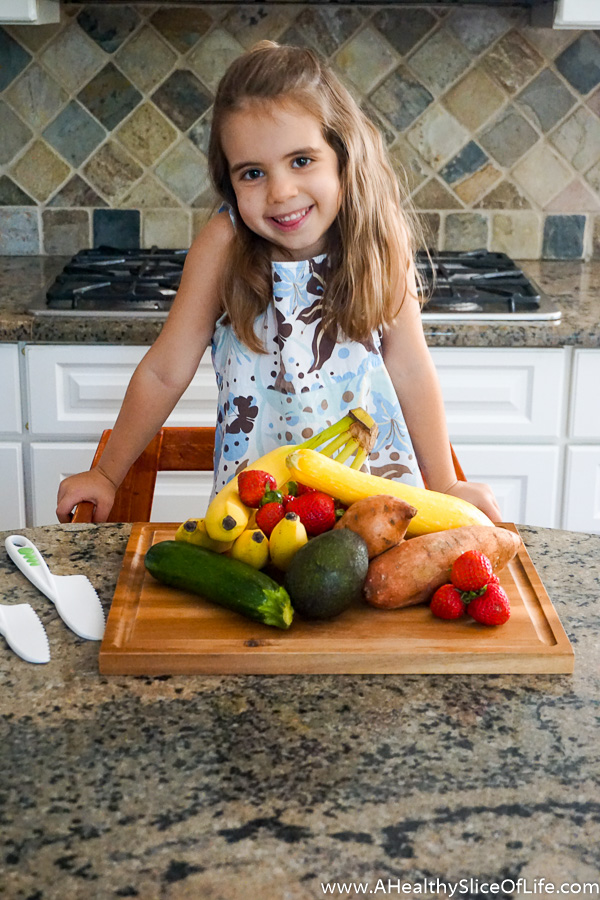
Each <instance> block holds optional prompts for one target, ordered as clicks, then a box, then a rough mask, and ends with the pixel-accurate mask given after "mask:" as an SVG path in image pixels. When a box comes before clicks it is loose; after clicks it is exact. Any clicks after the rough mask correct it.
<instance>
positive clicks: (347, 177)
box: [208, 41, 419, 352]
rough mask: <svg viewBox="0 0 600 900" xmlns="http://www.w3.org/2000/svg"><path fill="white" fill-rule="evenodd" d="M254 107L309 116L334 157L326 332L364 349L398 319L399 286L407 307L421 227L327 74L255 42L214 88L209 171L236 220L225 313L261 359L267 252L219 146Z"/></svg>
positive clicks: (311, 61)
mask: <svg viewBox="0 0 600 900" xmlns="http://www.w3.org/2000/svg"><path fill="white" fill-rule="evenodd" d="M257 102H261V103H265V104H290V103H293V104H296V105H298V106H300V108H302V109H303V110H304V111H306V112H308V113H309V114H312V115H314V116H315V117H316V118H317V119H318V120H319V121H320V122H321V124H322V129H323V131H322V133H323V137H324V139H325V140H326V141H327V143H328V144H329V146H330V147H332V149H333V150H334V151H335V153H336V155H337V159H338V163H339V175H340V182H341V188H342V199H341V206H340V210H339V213H338V216H337V219H336V221H335V222H334V224H333V225H332V227H331V228H330V229H329V232H328V234H327V236H326V253H327V260H328V275H327V279H326V284H325V288H324V294H323V301H322V303H323V314H322V315H323V324H324V327H325V328H326V330H327V331H328V332H329V333H330V334H331V335H332V336H333V337H334V338H335V339H337V338H338V335H339V333H340V331H341V333H342V335H343V336H344V337H345V338H348V339H350V340H357V341H364V340H366V339H367V338H368V337H369V335H370V334H371V332H372V331H373V330H375V329H377V328H380V327H382V326H385V325H389V324H390V323H391V322H392V320H393V319H394V317H395V316H396V315H397V313H398V311H399V303H398V287H397V286H398V284H400V285H401V286H402V284H403V283H404V290H403V293H402V301H403V300H404V297H405V296H406V291H407V282H406V272H407V269H408V266H409V264H410V262H411V260H412V258H413V256H414V251H415V243H416V240H415V235H416V234H417V233H418V232H419V227H418V224H417V222H416V220H415V219H414V216H413V214H412V212H411V210H410V208H409V206H408V203H407V200H406V198H404V197H402V196H401V191H400V186H399V182H398V178H397V176H396V175H395V173H394V171H393V169H392V166H391V164H390V162H389V159H388V156H387V153H386V151H385V149H384V146H383V142H382V139H381V135H380V133H379V131H378V130H377V128H376V127H375V126H374V125H373V123H372V122H371V121H370V120H369V119H368V118H367V117H366V116H365V115H364V113H363V112H362V111H361V109H360V108H359V106H358V105H357V103H356V101H355V100H354V99H353V97H352V95H351V94H350V93H349V92H348V90H347V89H346V88H345V87H344V86H343V85H342V84H341V82H340V81H339V80H338V78H337V77H336V76H335V75H334V73H333V72H332V70H331V69H330V67H329V66H328V65H327V64H326V63H324V62H323V61H322V60H321V59H320V58H319V57H318V56H317V55H316V54H315V53H313V51H312V50H308V49H304V48H298V47H289V46H280V45H279V44H276V43H274V42H273V41H261V42H260V43H258V44H256V45H255V46H254V47H253V48H252V49H251V50H249V51H248V52H246V53H244V54H243V55H242V56H240V57H238V58H237V59H236V60H235V61H234V62H233V63H232V64H231V66H230V67H229V69H228V70H227V72H226V73H225V75H224V76H223V78H222V80H221V82H220V84H219V87H218V90H217V95H216V98H215V103H214V107H213V120H212V128H211V135H210V144H209V152H208V162H209V169H210V174H211V178H212V181H213V184H214V186H215V189H216V191H217V193H218V194H219V196H220V197H221V198H222V199H223V200H224V201H225V202H226V203H228V204H230V206H231V207H232V209H233V212H234V214H235V221H236V227H235V234H234V237H233V239H232V242H231V246H230V251H229V258H228V265H227V266H226V269H225V272H224V277H223V279H222V282H221V284H220V300H221V303H222V307H223V309H224V311H225V312H226V314H227V317H228V319H229V321H230V322H231V324H232V326H233V328H234V330H235V332H236V334H237V336H238V337H239V339H240V340H241V341H242V342H243V343H244V344H246V346H248V347H249V348H250V349H251V350H254V351H256V352H266V351H265V349H264V347H263V345H262V344H261V342H260V340H259V338H258V337H257V335H256V333H255V331H254V319H255V317H256V316H257V315H259V314H260V313H261V312H263V311H264V310H265V309H266V308H267V306H268V304H269V302H270V300H271V298H272V291H273V286H272V275H271V250H272V248H271V245H270V244H269V243H268V241H266V240H265V239H263V238H261V237H260V236H259V235H257V234H255V233H254V232H253V231H251V230H250V229H249V228H248V227H247V226H246V225H245V224H244V222H243V220H242V218H241V217H240V215H239V211H238V207H237V202H236V197H235V191H234V189H233V186H232V183H231V179H230V176H229V166H228V162H227V159H226V157H225V154H224V152H223V147H222V143H221V135H222V130H223V124H224V121H225V119H226V117H227V115H228V114H229V113H231V112H235V111H238V110H242V109H248V108H252V104H254V103H257ZM400 305H401V304H400ZM338 329H339V330H338Z"/></svg>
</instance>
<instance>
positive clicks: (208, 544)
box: [175, 519, 233, 553]
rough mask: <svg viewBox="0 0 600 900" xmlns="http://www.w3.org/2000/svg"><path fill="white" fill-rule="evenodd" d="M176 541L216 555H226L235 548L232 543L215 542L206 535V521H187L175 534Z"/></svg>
mask: <svg viewBox="0 0 600 900" xmlns="http://www.w3.org/2000/svg"><path fill="white" fill-rule="evenodd" d="M175 540H176V541H183V542H184V543H186V544H196V545H197V546H198V547H205V548H206V549H207V550H214V551H215V553H225V552H226V551H227V550H231V547H232V546H233V545H232V542H231V541H213V539H212V538H210V537H209V536H208V534H207V533H206V526H205V524H204V519H186V521H185V522H183V523H182V524H181V525H180V526H179V528H178V529H177V531H176V532H175Z"/></svg>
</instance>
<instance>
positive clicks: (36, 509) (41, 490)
mask: <svg viewBox="0 0 600 900" xmlns="http://www.w3.org/2000/svg"><path fill="white" fill-rule="evenodd" d="M96 447H97V444H96V443H85V444H84V443H81V444H75V443H67V442H65V443H60V444H58V443H57V444H32V445H31V468H32V489H33V498H32V499H33V524H34V526H35V525H56V523H57V522H58V519H57V518H56V494H57V491H58V486H59V484H60V483H61V481H62V480H63V478H66V477H67V476H68V475H74V474H75V473H77V472H84V471H85V470H86V469H89V468H90V466H91V464H92V460H93V458H94V453H95V452H96Z"/></svg>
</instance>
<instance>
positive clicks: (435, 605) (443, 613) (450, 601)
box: [429, 584, 465, 619]
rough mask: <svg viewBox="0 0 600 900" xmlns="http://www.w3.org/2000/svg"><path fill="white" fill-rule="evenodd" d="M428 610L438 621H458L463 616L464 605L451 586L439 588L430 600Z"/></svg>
mask: <svg viewBox="0 0 600 900" xmlns="http://www.w3.org/2000/svg"><path fill="white" fill-rule="evenodd" d="M429 608H430V609H431V612H432V613H433V615H434V616H437V617H438V619H460V617H461V616H464V614H465V603H464V601H463V599H462V596H461V593H460V591H459V590H458V589H457V588H455V587H454V585H453V584H443V585H442V586H441V587H439V588H438V589H437V591H436V592H435V594H434V595H433V597H432V598H431V603H430V606H429Z"/></svg>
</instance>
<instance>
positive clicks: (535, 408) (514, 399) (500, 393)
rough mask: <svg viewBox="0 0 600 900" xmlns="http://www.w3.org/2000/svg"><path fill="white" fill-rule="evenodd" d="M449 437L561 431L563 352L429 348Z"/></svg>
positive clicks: (517, 435) (528, 435) (535, 435)
mask: <svg viewBox="0 0 600 900" xmlns="http://www.w3.org/2000/svg"><path fill="white" fill-rule="evenodd" d="M432 356H433V360H434V362H435V365H436V368H437V371H438V375H439V378H440V383H441V386H442V393H443V396H444V406H445V409H446V417H447V420H448V430H449V432H450V437H451V439H452V440H456V439H463V438H466V439H470V440H481V439H489V438H492V439H493V438H496V439H498V438H501V439H505V438H533V439H540V438H543V439H547V440H550V439H552V438H554V437H557V436H558V435H559V434H560V430H561V423H562V417H563V405H564V404H563V394H564V383H565V352H564V351H563V350H504V349H496V348H492V349H489V350H479V349H470V348H466V349H457V348H450V349H446V348H444V349H442V348H433V349H432Z"/></svg>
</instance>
